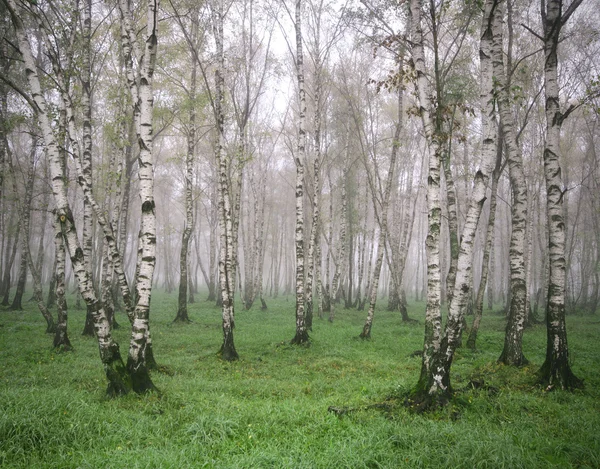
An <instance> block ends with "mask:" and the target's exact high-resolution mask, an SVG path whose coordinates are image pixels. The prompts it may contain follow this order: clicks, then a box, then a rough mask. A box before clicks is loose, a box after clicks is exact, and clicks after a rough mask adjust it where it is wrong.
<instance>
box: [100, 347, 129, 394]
mask: <svg viewBox="0 0 600 469" xmlns="http://www.w3.org/2000/svg"><path fill="white" fill-rule="evenodd" d="M117 353H118V352H117ZM104 367H105V370H106V378H107V379H108V386H107V387H106V395H107V396H108V397H117V396H124V395H125V394H127V393H128V392H129V391H130V390H131V379H130V378H129V376H128V373H127V370H126V369H125V365H123V360H122V359H121V355H120V354H118V355H117V356H115V357H114V358H113V360H112V362H111V363H109V364H105V366H104Z"/></svg>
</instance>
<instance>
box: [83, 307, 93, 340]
mask: <svg viewBox="0 0 600 469" xmlns="http://www.w3.org/2000/svg"><path fill="white" fill-rule="evenodd" d="M81 335H82V336H84V337H95V336H96V332H95V331H94V318H93V317H92V314H91V313H90V311H88V312H87V313H86V315H85V325H84V326H83V331H81Z"/></svg>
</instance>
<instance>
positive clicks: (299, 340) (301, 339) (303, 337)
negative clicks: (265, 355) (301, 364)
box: [290, 331, 310, 345]
mask: <svg viewBox="0 0 600 469" xmlns="http://www.w3.org/2000/svg"><path fill="white" fill-rule="evenodd" d="M290 344H291V345H309V344H310V337H309V336H308V331H303V332H298V331H296V335H295V336H294V338H293V339H292V340H291V341H290Z"/></svg>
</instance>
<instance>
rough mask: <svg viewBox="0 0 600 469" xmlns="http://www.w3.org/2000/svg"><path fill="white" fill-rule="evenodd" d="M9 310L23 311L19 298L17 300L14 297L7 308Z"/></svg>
mask: <svg viewBox="0 0 600 469" xmlns="http://www.w3.org/2000/svg"><path fill="white" fill-rule="evenodd" d="M9 310H10V311H23V306H22V305H21V300H19V301H17V300H16V298H15V300H13V302H12V304H11V305H10V308H9Z"/></svg>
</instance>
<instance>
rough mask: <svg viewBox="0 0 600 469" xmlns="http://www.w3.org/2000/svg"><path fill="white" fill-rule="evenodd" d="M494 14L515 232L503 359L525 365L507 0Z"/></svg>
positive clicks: (519, 171)
mask: <svg viewBox="0 0 600 469" xmlns="http://www.w3.org/2000/svg"><path fill="white" fill-rule="evenodd" d="M492 13H493V15H492V28H493V40H492V62H493V70H494V71H493V73H494V87H495V88H494V92H495V93H496V95H497V105H498V110H499V113H500V123H501V126H502V135H503V137H504V143H505V145H506V152H507V159H508V168H509V178H510V184H511V193H512V206H511V220H512V226H511V233H510V252H509V255H510V305H509V314H508V322H507V325H506V333H505V337H504V348H503V350H502V354H501V355H500V358H499V361H501V362H502V363H504V364H506V365H516V366H519V365H524V364H525V363H527V359H526V358H525V356H524V355H523V329H524V323H525V314H526V310H525V308H526V304H525V299H526V282H525V260H524V254H525V225H526V219H527V184H526V181H525V173H524V172H523V159H522V155H521V149H520V146H519V143H518V142H517V136H516V129H515V123H514V120H515V119H514V117H513V113H512V108H511V103H510V99H509V90H508V84H507V79H506V72H505V70H504V57H503V55H504V53H503V49H502V45H503V32H502V29H503V25H504V0H497V1H496V2H495V4H494V8H493V12H492Z"/></svg>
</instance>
